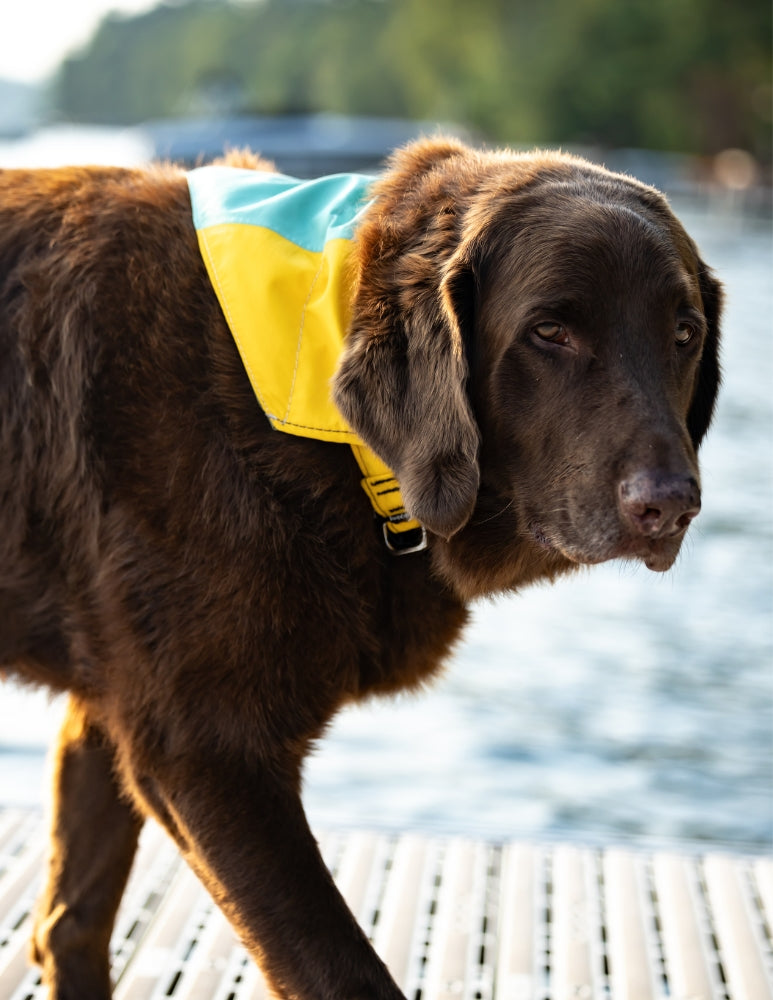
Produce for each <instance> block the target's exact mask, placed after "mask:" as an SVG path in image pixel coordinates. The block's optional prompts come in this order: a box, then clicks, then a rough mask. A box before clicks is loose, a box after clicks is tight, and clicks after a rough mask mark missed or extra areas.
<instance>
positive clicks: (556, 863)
mask: <svg viewBox="0 0 773 1000" xmlns="http://www.w3.org/2000/svg"><path fill="white" fill-rule="evenodd" d="M592 863H593V859H592V855H591V852H590V851H587V850H585V849H581V848H577V847H570V846H567V845H560V846H559V847H557V848H556V850H555V852H554V855H553V905H552V910H553V913H552V916H553V922H552V929H553V933H552V939H551V946H550V951H551V960H552V962H553V982H554V987H553V992H554V996H555V998H556V1000H570V998H574V997H587V998H590V997H592V996H593V995H594V989H595V983H594V979H595V977H594V974H593V963H592V956H593V952H594V947H593V944H592V937H593V935H594V934H595V932H596V923H595V920H594V919H593V914H592V908H591V898H590V893H589V887H588V882H589V870H588V869H589V866H590V865H592Z"/></svg>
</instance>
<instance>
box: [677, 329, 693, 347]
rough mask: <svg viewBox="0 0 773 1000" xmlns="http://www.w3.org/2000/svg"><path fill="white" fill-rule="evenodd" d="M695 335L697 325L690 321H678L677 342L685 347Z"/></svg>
mask: <svg viewBox="0 0 773 1000" xmlns="http://www.w3.org/2000/svg"><path fill="white" fill-rule="evenodd" d="M694 336H695V327H694V326H691V325H690V323H677V324H676V331H675V333H674V339H675V340H676V342H677V344H679V345H681V346H682V347H684V345H685V344H689V343H690V341H691V340H692V338H693V337H694Z"/></svg>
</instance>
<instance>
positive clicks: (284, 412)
mask: <svg viewBox="0 0 773 1000" xmlns="http://www.w3.org/2000/svg"><path fill="white" fill-rule="evenodd" d="M371 184H372V178H369V177H365V176H361V175H357V174H336V175H334V176H332V177H322V178H319V179H317V180H312V181H298V180H296V179H294V178H291V177H285V176H283V175H281V174H271V173H261V172H257V171H254V170H245V169H240V168H235V167H227V166H219V165H214V166H208V167H200V168H198V169H196V170H192V171H190V172H189V173H188V186H189V190H190V194H191V202H192V207H193V221H194V225H195V227H196V231H197V236H198V241H199V247H200V249H201V253H202V256H203V258H204V262H205V264H206V267H207V272H208V274H209V277H210V280H211V282H212V285H213V287H214V289H215V292H216V294H217V297H218V300H219V302H220V306H221V308H222V310H223V313H224V315H225V317H226V319H227V321H228V325H229V327H230V329H231V333H232V335H233V337H234V340H235V342H236V345H237V347H238V349H239V353H240V355H241V358H242V361H243V363H244V366H245V369H246V371H247V374H248V376H249V379H250V382H251V384H252V388H253V390H254V392H255V395H256V396H257V399H258V402H259V403H260V405H261V407H262V409H263V411H264V412H265V414H266V416H267V417H268V419H269V420H270V422H271V424H272V426H273V427H274V428H276V429H277V430H279V431H283V432H284V433H287V434H297V435H300V436H302V437H312V438H318V439H320V440H323V441H337V442H341V443H344V444H348V445H350V446H351V447H352V450H353V451H354V454H355V457H356V458H357V461H358V463H359V465H360V468H361V470H362V472H363V476H364V477H365V478H364V479H363V487H364V489H365V491H366V493H367V494H368V496H369V498H370V500H371V503H372V504H373V507H374V509H375V510H376V512H377V513H378V514H379V515H380V516H381V517H383V518H385V519H386V520H387V521H388V522H389V525H390V530H392V531H405V530H413V529H416V528H418V527H419V525H418V523H417V522H416V521H411V520H410V519H409V518H408V515H407V514H406V513H405V509H404V508H403V506H402V499H401V497H400V493H399V485H398V484H397V481H396V480H395V479H394V476H393V474H392V472H391V471H390V470H389V469H388V468H387V467H386V466H385V465H384V463H383V462H382V461H381V460H380V459H379V458H378V456H376V455H375V454H374V453H373V452H372V451H370V449H368V448H367V447H366V446H365V445H364V444H363V442H362V441H361V440H360V439H359V438H358V437H357V435H356V434H355V432H354V431H353V430H352V429H351V428H350V427H349V426H348V424H347V423H346V421H345V420H344V418H343V417H342V416H341V414H340V413H339V411H338V409H337V408H336V406H335V404H334V402H333V400H332V397H331V392H330V384H331V380H332V378H333V375H334V374H335V371H336V368H337V366H338V360H339V357H340V355H341V351H342V349H343V342H344V336H345V333H346V330H347V327H348V323H349V308H350V306H349V304H350V302H351V298H352V292H353V287H352V281H353V275H352V273H351V268H350V266H349V261H350V254H351V249H352V243H351V240H352V236H353V234H354V231H355V229H356V226H357V223H358V220H359V218H360V217H361V215H362V212H363V211H364V209H365V208H366V207H367V204H368V197H369V195H368V192H369V188H370V185H371Z"/></svg>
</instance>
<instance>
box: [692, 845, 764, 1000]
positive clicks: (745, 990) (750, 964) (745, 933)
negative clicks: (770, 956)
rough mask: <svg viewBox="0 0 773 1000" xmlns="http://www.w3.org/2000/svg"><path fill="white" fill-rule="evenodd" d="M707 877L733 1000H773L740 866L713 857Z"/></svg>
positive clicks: (707, 862) (706, 867)
mask: <svg viewBox="0 0 773 1000" xmlns="http://www.w3.org/2000/svg"><path fill="white" fill-rule="evenodd" d="M704 874H705V878H706V886H707V889H708V894H709V899H710V901H711V910H712V914H713V918H714V926H715V927H716V932H717V937H718V939H719V947H720V952H721V955H722V958H723V965H724V968H725V973H726V975H727V981H728V985H729V987H730V990H731V993H732V996H733V997H734V1000H773V989H772V988H771V983H770V979H769V978H768V975H767V974H766V969H765V966H764V964H763V960H762V955H761V947H760V946H761V941H760V939H759V934H758V933H756V931H757V927H756V926H755V924H754V922H753V920H752V919H751V914H750V901H749V900H748V898H744V897H745V893H744V890H743V888H742V885H741V877H740V871H739V866H738V865H735V864H733V862H732V861H731V859H730V858H727V857H724V856H721V855H717V854H711V855H709V856H708V857H707V858H706V859H705V862H704Z"/></svg>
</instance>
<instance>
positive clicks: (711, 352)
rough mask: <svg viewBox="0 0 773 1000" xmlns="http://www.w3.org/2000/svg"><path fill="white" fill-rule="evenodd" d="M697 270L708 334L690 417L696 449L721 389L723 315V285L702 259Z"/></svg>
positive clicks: (688, 423) (706, 428) (688, 427)
mask: <svg viewBox="0 0 773 1000" xmlns="http://www.w3.org/2000/svg"><path fill="white" fill-rule="evenodd" d="M698 269H699V270H698V279H699V282H700V290H701V298H702V300H703V313H704V315H705V317H706V323H707V326H708V333H707V336H706V343H705V344H704V347H703V355H702V357H701V362H700V368H699V369H698V380H697V384H696V387H695V392H694V394H693V399H692V403H691V404H690V410H689V412H688V414H687V430H688V431H689V433H690V437H691V438H692V442H693V445H694V446H695V447H696V448H697V447H698V445H699V444H700V443H701V441H702V440H703V437H704V435H705V433H706V431H707V430H708V429H709V424H710V423H711V418H712V416H713V414H714V404H715V402H716V399H717V392H718V390H719V383H720V368H719V321H720V316H721V313H722V285H721V284H720V283H719V282H718V281H717V279H716V278H715V277H714V275H713V274H712V272H711V270H710V268H708V267H707V266H706V265H705V264H704V263H703V262H702V261H701V260H700V258H699V259H698Z"/></svg>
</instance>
